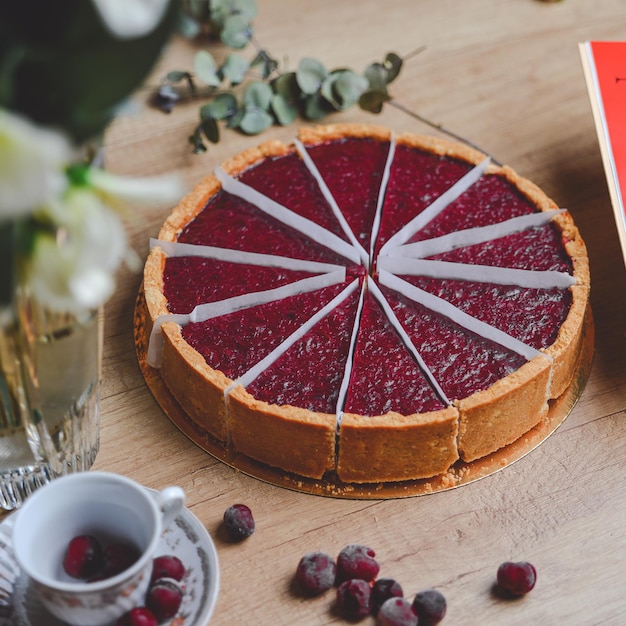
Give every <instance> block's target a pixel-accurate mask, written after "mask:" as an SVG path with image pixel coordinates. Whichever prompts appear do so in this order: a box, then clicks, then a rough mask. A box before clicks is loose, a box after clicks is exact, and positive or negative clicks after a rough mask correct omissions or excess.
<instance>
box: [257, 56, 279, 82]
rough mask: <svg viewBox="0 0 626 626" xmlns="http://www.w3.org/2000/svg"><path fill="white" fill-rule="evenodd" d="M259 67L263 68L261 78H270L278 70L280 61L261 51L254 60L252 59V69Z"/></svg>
mask: <svg viewBox="0 0 626 626" xmlns="http://www.w3.org/2000/svg"><path fill="white" fill-rule="evenodd" d="M259 66H261V76H263V78H269V77H270V76H271V75H272V74H273V73H274V72H275V71H276V70H277V69H278V61H277V60H276V59H273V58H272V57H271V56H270V55H269V54H267V52H266V51H265V50H259V52H258V53H257V55H256V56H255V57H254V59H252V62H251V63H250V67H259Z"/></svg>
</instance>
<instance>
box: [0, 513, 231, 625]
mask: <svg viewBox="0 0 626 626" xmlns="http://www.w3.org/2000/svg"><path fill="white" fill-rule="evenodd" d="M14 519H15V517H14V516H13V515H11V516H9V517H7V518H6V519H5V520H4V521H3V522H2V523H0V626H65V625H64V623H63V622H61V621H59V620H58V619H56V618H55V617H53V616H52V615H50V613H48V612H47V611H46V610H45V609H44V607H43V605H42V604H41V603H40V602H39V600H38V598H37V596H36V595H35V593H34V591H33V590H32V588H31V585H30V583H29V580H28V577H27V576H26V575H25V574H24V573H23V572H22V571H21V569H20V567H19V565H18V563H17V561H16V560H15V555H14V553H13V544H12V530H13V524H14ZM162 554H174V555H176V556H177V557H178V558H179V559H180V560H181V561H182V562H183V563H184V565H185V567H186V569H187V571H186V574H185V578H184V579H183V581H182V584H183V585H184V590H185V593H184V596H183V602H182V605H181V608H180V610H179V612H178V614H177V615H176V617H174V618H172V619H171V620H169V621H166V622H162V624H160V625H159V626H205V625H206V624H208V622H209V619H210V618H211V615H212V614H213V610H214V608H215V604H216V602H217V596H218V592H219V586H220V571H219V561H218V557H217V551H216V549H215V545H214V543H213V541H212V539H211V537H210V535H209V533H208V532H207V530H206V529H205V527H204V526H203V525H202V524H201V523H200V521H199V520H198V518H197V517H196V516H195V515H194V514H193V513H191V511H189V510H188V509H184V510H183V512H182V513H181V514H180V515H179V516H178V517H177V518H176V520H174V522H173V523H172V524H171V526H170V527H169V528H167V529H166V530H165V532H164V533H163V536H162V537H161V543H160V545H159V549H158V551H157V554H156V556H159V555H162ZM110 626H114V624H111V625H110Z"/></svg>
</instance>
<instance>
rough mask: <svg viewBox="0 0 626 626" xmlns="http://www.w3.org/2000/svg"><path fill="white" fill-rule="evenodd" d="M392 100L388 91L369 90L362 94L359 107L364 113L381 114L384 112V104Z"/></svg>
mask: <svg viewBox="0 0 626 626" xmlns="http://www.w3.org/2000/svg"><path fill="white" fill-rule="evenodd" d="M389 100H391V98H390V96H389V94H388V93H387V91H386V90H384V91H379V90H376V89H368V90H367V91H365V92H363V93H362V94H361V97H360V98H359V106H360V107H361V108H362V109H363V110H364V111H369V112H370V113H380V112H381V111H382V110H383V104H384V103H385V102H389Z"/></svg>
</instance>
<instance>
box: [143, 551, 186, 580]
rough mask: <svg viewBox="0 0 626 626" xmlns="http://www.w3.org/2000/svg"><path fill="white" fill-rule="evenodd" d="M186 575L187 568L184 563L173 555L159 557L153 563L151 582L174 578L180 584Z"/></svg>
mask: <svg viewBox="0 0 626 626" xmlns="http://www.w3.org/2000/svg"><path fill="white" fill-rule="evenodd" d="M184 575H185V566H184V565H183V563H182V561H181V560H180V559H179V558H178V557H176V556H174V555H173V554H166V555H163V556H157V557H156V559H154V561H153V562H152V578H151V582H154V581H155V580H158V579H159V578H173V579H174V580H177V581H178V582H180V581H181V580H182V579H183V576H184Z"/></svg>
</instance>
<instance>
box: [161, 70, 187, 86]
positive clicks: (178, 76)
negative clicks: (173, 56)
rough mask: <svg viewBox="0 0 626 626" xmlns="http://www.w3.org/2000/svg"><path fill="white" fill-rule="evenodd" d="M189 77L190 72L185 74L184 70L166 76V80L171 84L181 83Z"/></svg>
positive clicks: (174, 71) (173, 71)
mask: <svg viewBox="0 0 626 626" xmlns="http://www.w3.org/2000/svg"><path fill="white" fill-rule="evenodd" d="M188 77H189V72H184V71H182V70H172V71H171V72H168V73H167V74H166V75H165V78H166V79H167V80H168V81H169V82H170V83H179V82H180V81H181V80H185V79H186V78H188Z"/></svg>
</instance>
